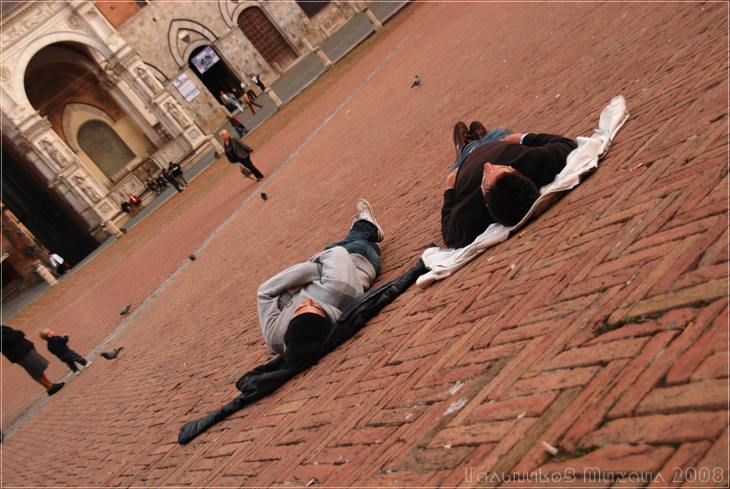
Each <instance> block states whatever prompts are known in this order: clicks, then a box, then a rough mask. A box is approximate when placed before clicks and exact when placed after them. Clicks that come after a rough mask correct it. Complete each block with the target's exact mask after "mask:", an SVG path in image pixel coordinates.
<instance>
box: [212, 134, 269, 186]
mask: <svg viewBox="0 0 730 489" xmlns="http://www.w3.org/2000/svg"><path fill="white" fill-rule="evenodd" d="M219 134H220V137H221V139H222V140H223V145H224V151H225V152H226V157H228V161H230V162H231V163H235V164H237V165H238V166H239V167H242V168H246V169H247V170H248V171H249V172H251V173H253V176H254V177H256V181H257V182H260V181H261V180H263V178H264V175H263V174H262V173H261V172H260V171H259V170H258V168H256V167H255V166H253V163H252V162H251V156H250V154H251V153H253V149H252V148H251V147H250V146H247V145H246V144H244V143H243V141H241V140H240V139H238V138H232V137H231V136H230V135H229V134H228V131H226V130H223V131H221V132H220V133H219ZM241 173H243V174H244V177H245V176H246V173H245V172H244V171H243V169H242V170H241Z"/></svg>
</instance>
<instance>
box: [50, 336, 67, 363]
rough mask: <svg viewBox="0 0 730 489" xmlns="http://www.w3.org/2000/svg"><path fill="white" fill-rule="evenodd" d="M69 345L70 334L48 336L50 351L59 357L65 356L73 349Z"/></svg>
mask: <svg viewBox="0 0 730 489" xmlns="http://www.w3.org/2000/svg"><path fill="white" fill-rule="evenodd" d="M67 345H68V336H51V337H50V338H48V351H50V352H51V353H53V354H54V355H56V356H57V357H58V358H63V357H65V356H66V355H68V354H69V353H71V349H70V348H69V347H68V346H67Z"/></svg>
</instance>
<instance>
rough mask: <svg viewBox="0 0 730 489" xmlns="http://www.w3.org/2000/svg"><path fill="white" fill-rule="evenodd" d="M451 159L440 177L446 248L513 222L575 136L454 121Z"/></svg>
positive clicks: (525, 209) (553, 172)
mask: <svg viewBox="0 0 730 489" xmlns="http://www.w3.org/2000/svg"><path fill="white" fill-rule="evenodd" d="M454 146H455V148H456V163H454V165H453V166H452V167H451V171H450V173H449V175H448V177H447V178H446V191H445V192H444V204H443V207H442V208H441V235H442V236H443V239H444V243H445V244H446V246H448V247H449V248H462V247H464V246H467V245H468V244H470V243H472V242H473V241H474V240H475V239H476V238H477V236H479V235H480V234H482V233H483V232H484V231H485V230H486V229H487V227H489V225H490V224H492V223H495V222H497V223H500V224H502V225H504V226H514V225H515V224H517V223H519V222H520V221H521V220H522V218H523V217H524V216H525V214H527V212H528V211H529V210H530V207H532V204H533V203H534V202H535V201H536V200H537V198H538V197H539V196H540V191H539V188H540V187H542V186H544V185H547V184H549V183H550V182H552V181H553V180H554V179H555V176H556V175H557V174H558V173H560V171H561V170H562V169H563V168H564V167H565V161H566V158H567V156H568V154H570V152H571V151H573V149H575V147H576V143H575V141H573V140H572V139H568V138H565V137H563V136H554V135H551V134H530V133H527V134H516V133H514V132H512V131H511V130H509V129H494V130H492V131H487V130H486V129H485V127H484V125H483V124H482V123H481V122H478V121H474V122H472V123H471V126H470V127H466V124H464V123H463V122H459V123H457V124H456V125H455V126H454Z"/></svg>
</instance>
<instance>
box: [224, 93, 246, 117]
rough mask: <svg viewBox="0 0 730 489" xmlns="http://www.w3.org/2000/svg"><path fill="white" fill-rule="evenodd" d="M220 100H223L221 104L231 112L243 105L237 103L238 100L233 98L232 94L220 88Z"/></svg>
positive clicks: (241, 108)
mask: <svg viewBox="0 0 730 489" xmlns="http://www.w3.org/2000/svg"><path fill="white" fill-rule="evenodd" d="M221 102H223V105H225V106H226V108H227V109H228V110H229V111H231V113H233V112H235V111H236V110H243V107H242V106H241V104H239V103H238V101H237V100H236V99H235V98H233V95H231V94H228V93H224V92H223V91H222V90H221Z"/></svg>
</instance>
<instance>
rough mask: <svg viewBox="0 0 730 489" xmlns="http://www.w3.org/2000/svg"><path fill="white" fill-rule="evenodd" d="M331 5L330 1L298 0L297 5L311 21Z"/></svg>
mask: <svg viewBox="0 0 730 489" xmlns="http://www.w3.org/2000/svg"><path fill="white" fill-rule="evenodd" d="M329 3H330V2H329V0H297V5H299V7H300V8H301V9H302V12H304V14H305V15H306V16H307V17H309V18H310V19H311V18H312V17H314V16H315V15H317V14H318V13H319V12H320V11H321V10H322V9H323V8H325V7H326V6H327V5H329Z"/></svg>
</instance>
